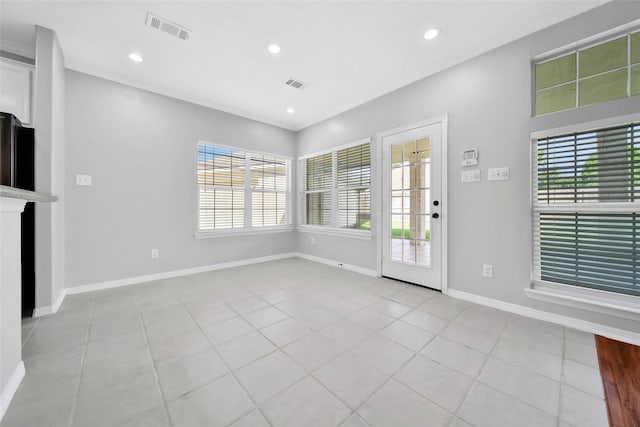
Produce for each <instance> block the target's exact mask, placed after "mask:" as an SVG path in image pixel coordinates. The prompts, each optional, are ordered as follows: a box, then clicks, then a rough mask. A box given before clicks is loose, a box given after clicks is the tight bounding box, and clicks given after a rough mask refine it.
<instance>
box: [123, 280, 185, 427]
mask: <svg viewBox="0 0 640 427" xmlns="http://www.w3.org/2000/svg"><path fill="white" fill-rule="evenodd" d="M169 287H170V289H171V293H172V294H174V292H173V288H171V286H170V285H169ZM132 292H133V296H134V298H135V299H136V308H137V311H138V320H139V322H140V324H141V325H142V333H143V334H144V341H145V343H146V347H147V355H148V356H149V358H150V359H151V366H152V367H153V377H154V380H155V385H156V391H157V392H158V394H159V395H160V401H161V402H162V410H163V413H164V417H165V420H166V421H168V423H169V426H173V420H172V419H171V415H170V414H169V409H168V408H167V400H166V399H165V396H164V393H163V391H162V387H161V386H160V375H158V367H157V366H156V361H155V360H154V359H153V354H151V341H150V340H149V335H148V334H147V328H146V325H145V322H144V316H143V315H142V310H141V309H140V300H139V299H138V294H137V293H136V291H135V288H133V289H132ZM174 295H175V294H174ZM176 298H177V297H176ZM138 415H141V414H138ZM138 415H135V416H133V417H131V418H130V420H131V419H133V418H135V417H136V416H138Z"/></svg>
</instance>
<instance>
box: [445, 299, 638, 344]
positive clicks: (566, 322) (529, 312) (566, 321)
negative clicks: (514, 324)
mask: <svg viewBox="0 0 640 427" xmlns="http://www.w3.org/2000/svg"><path fill="white" fill-rule="evenodd" d="M447 295H449V296H450V297H453V298H458V299H461V300H465V301H470V302H474V303H476V304H480V305H484V306H487V307H492V308H496V309H498V310H502V311H507V312H509V313H514V314H519V315H521V316H526V317H531V318H534V319H538V320H544V321H547V322H552V323H557V324H559V325H562V326H566V327H568V328H573V329H578V330H580V331H584V332H589V333H592V334H596V335H602V336H604V337H607V338H611V339H613V340H617V341H623V342H627V343H629V344H635V345H640V333H637V332H632V331H628V330H625V329H619V328H613V327H611V326H605V325H601V324H599V323H594V322H589V321H587V320H582V319H576V318H575V317H569V316H564V315H562V314H556V313H549V312H548V311H543V310H538V309H536V308H531V307H525V306H523V305H518V304H513V303H510V302H505V301H500V300H497V299H493V298H487V297H483V296H480V295H475V294H470V293H468V292H463V291H459V290H456V289H449V292H448V293H447Z"/></svg>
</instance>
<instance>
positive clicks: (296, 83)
mask: <svg viewBox="0 0 640 427" xmlns="http://www.w3.org/2000/svg"><path fill="white" fill-rule="evenodd" d="M284 84H286V85H287V86H291V87H292V88H295V89H304V88H305V87H307V86H309V85H308V84H307V83H305V82H303V81H301V80H298V79H296V78H295V77H290V78H288V79H287V81H286V82H284Z"/></svg>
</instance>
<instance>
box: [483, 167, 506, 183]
mask: <svg viewBox="0 0 640 427" xmlns="http://www.w3.org/2000/svg"><path fill="white" fill-rule="evenodd" d="M507 179H509V167H508V166H505V167H503V168H492V169H489V170H488V171H487V181H504V180H507Z"/></svg>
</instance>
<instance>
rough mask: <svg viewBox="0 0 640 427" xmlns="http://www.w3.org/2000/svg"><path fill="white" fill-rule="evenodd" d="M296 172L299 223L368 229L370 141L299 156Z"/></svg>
mask: <svg viewBox="0 0 640 427" xmlns="http://www.w3.org/2000/svg"><path fill="white" fill-rule="evenodd" d="M299 174H300V175H299V176H300V180H299V183H300V184H299V185H300V188H301V192H300V223H301V224H303V225H311V226H320V227H329V228H342V229H359V230H370V228H371V224H370V222H371V144H370V143H368V142H367V143H364V144H362V143H356V144H355V145H351V146H348V147H345V148H342V149H339V150H336V151H332V152H329V153H323V154H319V155H313V156H309V157H307V158H303V159H301V160H300V163H299Z"/></svg>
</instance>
